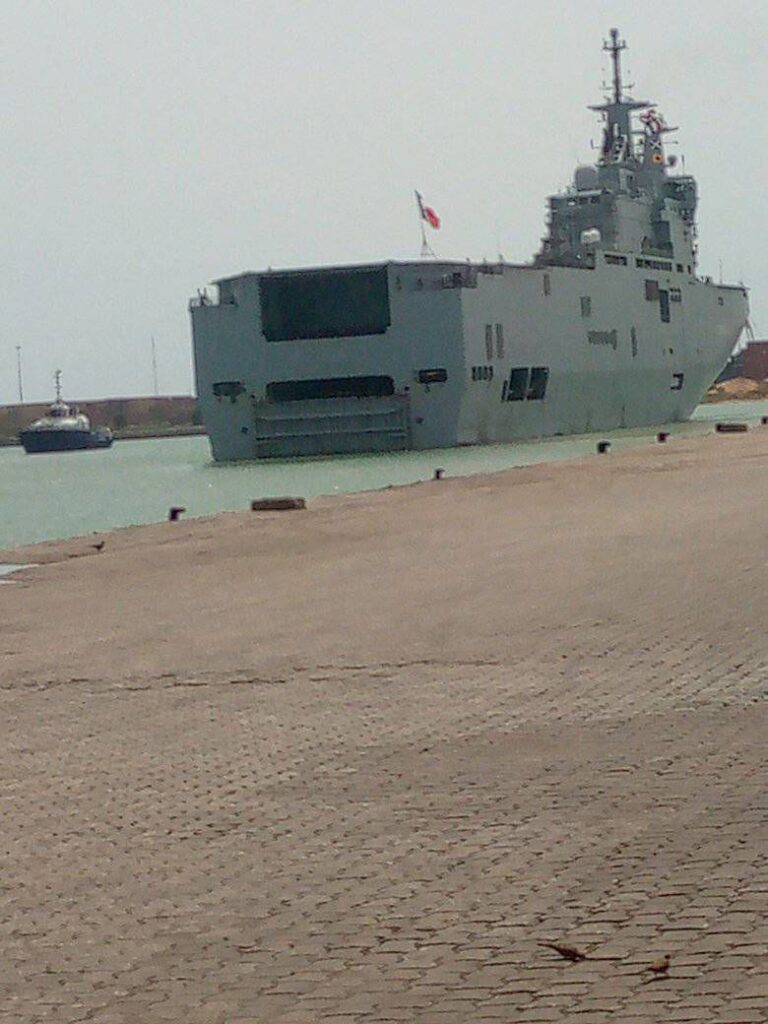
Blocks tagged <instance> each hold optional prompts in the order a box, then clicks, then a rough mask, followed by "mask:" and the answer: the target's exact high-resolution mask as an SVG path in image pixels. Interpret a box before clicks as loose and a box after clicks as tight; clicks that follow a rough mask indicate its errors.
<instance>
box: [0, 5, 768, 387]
mask: <svg viewBox="0 0 768 1024" xmlns="http://www.w3.org/2000/svg"><path fill="white" fill-rule="evenodd" d="M3 10H4V18H3V27H2V36H1V38H0V48H2V54H0V56H2V72H0V74H2V79H0V82H1V88H2V108H3V136H4V137H3V141H2V145H1V146H0V195H1V196H2V200H0V209H2V251H3V259H2V264H3V267H2V270H3V272H2V274H1V275H0V281H1V282H2V283H1V285H0V288H1V289H2V291H1V292H0V300H1V301H2V310H3V315H2V330H1V331H0V403H8V402H15V401H16V400H17V398H18V390H17V383H16V346H17V345H20V346H21V353H22V362H23V377H24V397H25V399H26V400H27V401H35V400H37V401H40V400H47V399H49V398H50V397H51V392H52V375H53V371H54V370H55V369H57V368H61V369H62V371H63V373H64V385H65V392H66V395H67V396H69V397H70V398H83V399H85V398H97V397H110V396H121V395H140V394H151V393H152V390H153V381H152V359H151V338H152V336H153V335H154V337H155V339H156V347H157V363H158V376H159V386H160V391H161V393H164V394H180V393H190V392H191V391H192V388H193V373H192V352H191V339H190V328H189V317H188V313H187V302H188V299H189V297H190V296H192V295H194V294H195V292H196V290H197V289H198V288H199V287H202V286H203V285H205V284H206V283H207V282H209V281H211V280H212V279H215V278H217V277H223V276H226V275H228V274H233V273H238V272H240V271H243V270H259V269H261V268H264V267H266V266H272V267H283V266H302V265H312V264H318V263H337V262H360V261H366V260H373V259H382V258H385V257H409V256H415V255H417V254H418V251H419V243H420V237H419V223H418V220H417V218H416V213H415V207H414V199H413V189H414V188H419V189H420V190H421V191H422V192H423V194H424V196H425V199H426V200H427V201H428V202H429V203H430V204H431V205H433V206H434V207H435V208H436V210H437V211H438V213H439V214H440V216H441V217H442V219H443V228H442V230H441V231H440V232H438V233H435V234H433V235H432V241H433V245H434V248H435V250H436V251H437V253H438V254H439V255H440V256H445V257H458V258H461V259H463V258H465V257H467V256H469V257H472V258H482V257H489V258H494V257H495V256H496V254H497V253H498V252H501V253H503V254H504V256H505V257H506V258H507V259H510V260H527V259H529V258H530V256H531V255H532V253H533V252H534V251H535V250H536V249H537V248H538V245H539V240H540V238H541V235H542V234H543V232H544V215H545V206H544V200H545V196H546V195H547V194H548V193H550V192H553V191H556V190H558V189H560V188H562V187H563V186H565V185H566V184H567V183H568V182H569V180H570V179H571V176H572V172H573V168H574V166H575V165H576V164H577V163H581V162H589V161H590V159H591V158H592V157H593V156H594V154H593V153H592V152H591V151H590V140H598V138H599V131H598V121H597V115H595V114H592V113H590V112H589V111H588V110H587V109H586V106H587V104H589V103H595V102H599V101H600V98H601V89H600V86H601V80H602V78H603V77H606V76H607V74H608V61H607V58H606V56H605V55H604V54H603V53H601V50H600V47H601V45H602V41H603V39H604V38H605V37H606V36H607V34H608V31H609V29H610V28H611V27H612V26H614V25H615V26H617V27H618V28H619V29H620V31H621V33H622V35H623V36H624V37H625V38H626V40H627V43H628V45H629V50H628V52H627V54H626V63H627V69H628V72H629V76H630V79H631V80H632V81H634V82H635V89H634V95H635V96H636V97H637V98H640V99H651V100H654V101H655V102H656V103H658V105H659V109H660V110H661V111H662V113H663V114H664V115H665V117H666V119H667V121H668V122H669V123H670V124H674V125H679V126H680V131H679V132H678V133H677V134H676V136H675V138H676V139H677V143H678V144H677V145H676V146H675V148H674V149H673V150H671V152H676V153H677V154H678V155H684V157H685V165H686V170H687V171H688V172H689V173H692V174H694V175H695V176H696V178H697V179H698V183H699V190H700V208H699V228H700V257H701V258H700V270H701V272H702V273H711V274H712V275H713V276H715V277H717V276H718V275H719V268H720V263H721V262H722V268H723V276H724V279H725V280H728V281H738V280H741V279H743V280H744V282H745V283H746V284H747V285H748V286H749V287H750V288H751V290H752V291H751V297H752V310H753V321H754V323H755V330H756V332H757V334H758V335H761V334H762V335H763V336H768V303H767V302H766V298H765V289H764V285H765V282H766V278H767V277H768V245H766V240H767V237H768V231H767V230H766V228H767V225H766V209H768V204H767V203H766V200H765V195H764V192H765V180H766V170H765V168H766V166H768V144H767V143H766V130H765V121H766V112H765V107H766V95H768V89H767V86H768V68H767V67H766V56H765V45H766V38H768V7H764V6H763V5H762V4H759V3H755V2H749V3H748V2H743V0H731V2H730V3H727V4H725V3H722V0H717V2H714V0H698V2H687V0H683V2H678V3H676V4H670V3H668V2H666V0H665V2H658V0H645V2H643V3H637V2H631V3H630V2H623V0H613V2H601V0H580V2H572V0H567V2H566V0H562V2H558V0H536V2H535V3H529V2H518V0H472V2H469V3H458V2H455V3H449V2H446V0H249V2H244V0H215V2H214V0H183V2H182V0H151V2H147V0H98V2H97V0H92V2H81V0H56V2H53V0H24V2H23V3H21V2H17V0H11V2H10V3H8V2H6V4H5V5H4V7H3Z"/></svg>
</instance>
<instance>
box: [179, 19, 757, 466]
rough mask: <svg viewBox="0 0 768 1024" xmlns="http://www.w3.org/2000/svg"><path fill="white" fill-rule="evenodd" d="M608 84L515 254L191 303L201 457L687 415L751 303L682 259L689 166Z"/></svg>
mask: <svg viewBox="0 0 768 1024" xmlns="http://www.w3.org/2000/svg"><path fill="white" fill-rule="evenodd" d="M624 46H625V44H624V43H623V42H622V41H620V40H619V37H618V33H617V32H616V30H615V29H614V30H612V31H611V39H610V42H609V43H606V44H605V47H604V48H605V49H607V50H608V51H609V52H610V55H611V59H612V67H613V83H612V90H611V92H610V95H609V96H608V97H606V99H605V102H603V103H601V104H599V105H598V106H594V107H591V108H590V109H592V110H595V111H598V112H599V113H600V115H601V116H602V121H603V134H602V144H601V147H600V156H599V159H598V161H597V164H596V165H588V166H580V167H577V168H576V171H575V174H574V178H573V184H572V186H570V187H569V188H568V189H566V190H565V191H564V192H562V193H560V194H557V195H553V196H550V198H549V200H548V203H549V218H548V234H547V236H546V237H545V238H544V239H543V241H542V246H541V249H540V251H539V252H538V254H537V255H536V256H535V257H534V259H533V261H532V262H531V263H528V264H512V263H507V262H504V261H499V262H495V263H489V262H482V263H473V262H457V261H444V260H439V259H420V260H414V261H406V262H401V261H395V260H392V261H387V262H384V263H376V264H368V265H362V266H361V265H350V266H329V267H320V268H309V269H301V270H284V271H272V270H269V271H266V272H262V273H243V274H238V275H237V276H234V277H226V278H222V279H220V280H218V281H216V282H215V285H216V286H217V290H218V295H217V297H216V299H215V300H213V299H209V298H208V297H207V295H206V294H205V293H201V294H200V295H199V296H198V298H197V299H195V300H193V301H192V302H191V304H190V308H191V315H192V333H193V341H194V353H195V368H196V378H197V393H198V397H199V402H200V407H201V410H202V414H203V418H204V420H205V425H206V428H207V430H208V435H209V437H210V441H211V447H212V450H213V456H214V458H215V459H216V460H234V459H264V458H288V457H293V456H311V455H322V454H330V453H338V452H372V451H377V452H380V451H392V450H397V449H407V448H413V449H425V448H438V447H445V446H451V445H465V444H491V443H496V442H505V441H513V440H517V439H522V438H534V437H545V436H551V435H555V434H578V433H585V432H590V431H596V430H610V429H613V428H617V427H635V426H640V425H646V424H654V423H668V422H673V421H678V420H684V419H687V418H688V417H689V416H690V414H691V412H692V411H693V409H694V408H695V406H696V405H697V404H698V402H699V401H700V399H701V397H702V395H703V394H704V392H705V391H706V389H707V388H708V387H709V385H710V384H711V383H712V382H713V381H714V379H715V378H716V377H717V375H718V373H719V372H720V370H721V369H722V368H723V366H724V365H725V363H726V361H727V359H728V357H729V355H730V353H731V351H732V350H733V348H734V346H735V345H736V343H737V341H738V339H739V336H740V334H741V331H742V329H743V327H744V326H745V323H746V321H747V317H748V302H747V292H746V290H745V288H744V287H743V286H742V285H725V284H718V283H715V282H713V281H712V280H711V279H710V278H709V277H702V276H700V275H699V274H698V272H697V267H696V225H695V212H696V199H697V196H696V183H695V181H694V179H693V178H692V177H691V176H690V175H687V174H679V173H670V172H671V171H672V168H674V167H675V163H676V162H675V159H674V157H671V156H669V157H668V156H667V155H666V154H665V150H664V144H663V143H664V136H665V135H666V134H667V133H668V132H670V131H673V130H674V129H671V128H669V127H668V126H667V125H666V123H665V122H664V120H663V118H662V117H661V116H660V114H658V113H657V111H656V109H655V107H654V106H653V105H652V104H650V103H646V102H642V101H638V100H634V99H632V98H630V97H629V96H628V95H627V94H626V93H625V91H624V89H623V87H622V81H621V63H620V61H621V51H622V50H623V48H624Z"/></svg>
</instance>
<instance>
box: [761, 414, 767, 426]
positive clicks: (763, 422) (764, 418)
mask: <svg viewBox="0 0 768 1024" xmlns="http://www.w3.org/2000/svg"><path fill="white" fill-rule="evenodd" d="M760 422H761V423H762V425H763V426H764V427H768V416H761V417H760Z"/></svg>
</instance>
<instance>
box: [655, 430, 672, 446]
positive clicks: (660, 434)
mask: <svg viewBox="0 0 768 1024" xmlns="http://www.w3.org/2000/svg"><path fill="white" fill-rule="evenodd" d="M668 437H669V433H668V432H667V431H666V430H660V431H659V432H658V434H657V435H656V440H657V441H658V442H659V444H664V443H665V442H666V440H667V438H668Z"/></svg>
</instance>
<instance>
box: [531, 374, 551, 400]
mask: <svg viewBox="0 0 768 1024" xmlns="http://www.w3.org/2000/svg"><path fill="white" fill-rule="evenodd" d="M548 380H549V367H548V366H534V367H532V368H531V379H530V381H529V383H528V395H527V396H526V397H527V398H528V400H529V401H532V402H540V401H542V400H543V398H544V396H545V395H546V393H547V381H548Z"/></svg>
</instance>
